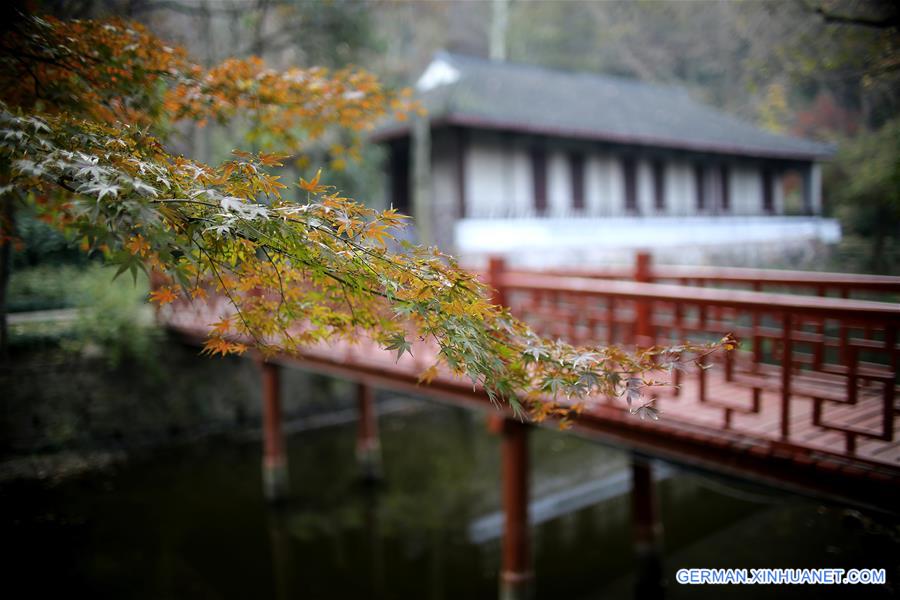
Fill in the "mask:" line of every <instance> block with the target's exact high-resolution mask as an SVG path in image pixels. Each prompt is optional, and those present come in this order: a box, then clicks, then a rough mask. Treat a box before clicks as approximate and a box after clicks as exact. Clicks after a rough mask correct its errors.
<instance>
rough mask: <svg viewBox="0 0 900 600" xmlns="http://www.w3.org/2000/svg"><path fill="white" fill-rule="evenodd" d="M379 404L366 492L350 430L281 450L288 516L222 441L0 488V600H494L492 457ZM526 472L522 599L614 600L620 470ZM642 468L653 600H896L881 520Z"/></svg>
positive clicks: (473, 425)
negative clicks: (769, 581)
mask: <svg viewBox="0 0 900 600" xmlns="http://www.w3.org/2000/svg"><path fill="white" fill-rule="evenodd" d="M381 401H382V402H381V405H382V406H383V407H389V408H391V410H390V411H387V412H386V413H385V414H383V415H382V416H381V419H380V425H381V436H382V447H383V460H384V471H385V481H384V483H383V484H382V485H380V486H377V487H367V486H364V485H362V484H360V483H359V482H358V479H357V468H356V464H355V459H354V431H355V424H354V423H352V422H344V423H340V422H338V423H337V424H333V425H331V426H327V427H321V428H315V429H307V430H304V431H299V432H297V433H294V434H293V435H291V437H290V439H289V459H290V476H291V485H292V499H291V501H290V502H288V503H287V504H285V505H284V506H282V507H280V508H277V509H274V508H270V507H269V506H267V505H266V504H265V503H264V502H263V500H262V497H261V482H260V479H261V474H260V447H259V442H258V440H249V439H246V438H245V439H240V438H239V437H236V436H219V437H213V438H207V439H204V440H202V441H199V442H192V443H187V444H182V445H179V446H177V447H174V448H169V449H167V450H162V451H160V450H157V451H153V452H152V453H147V454H146V455H145V456H143V457H142V458H138V459H134V460H131V461H129V462H127V463H124V464H122V465H120V466H118V467H116V468H114V469H111V470H106V471H103V472H99V473H94V474H91V475H87V476H83V477H80V478H78V479H77V480H69V481H66V482H63V483H59V484H56V485H52V486H47V485H39V484H35V483H29V484H25V483H17V484H7V485H5V486H4V487H3V488H2V489H0V502H2V508H3V514H4V518H3V520H2V531H0V535H2V538H3V545H4V547H5V548H6V551H7V556H6V558H5V559H4V568H3V573H4V587H5V589H6V590H7V591H8V590H18V592H17V594H16V595H13V596H6V597H20V596H19V594H24V593H26V592H27V596H28V597H34V598H43V597H55V596H60V595H66V596H72V595H75V596H77V597H89V598H123V597H128V598H185V597H190V598H241V599H243V598H276V599H281V598H435V599H438V598H446V599H456V598H492V597H496V595H497V581H496V574H497V571H498V567H499V560H500V541H499V538H498V534H499V531H498V529H497V527H496V526H495V525H496V522H497V510H498V507H499V476H500V472H499V440H498V439H497V438H496V437H495V436H493V435H491V434H490V433H488V432H487V431H486V428H485V426H484V415H483V414H479V413H473V412H470V411H465V410H462V409H458V408H453V407H447V406H442V405H439V404H434V403H430V402H427V401H424V400H421V399H407V400H404V401H397V400H396V399H393V398H392V397H388V396H385V397H382V398H381ZM531 453H532V463H533V467H532V479H533V489H532V495H533V498H534V500H535V502H536V505H535V506H536V507H538V508H539V510H538V512H539V513H540V515H539V516H540V520H541V521H542V522H540V523H538V524H536V525H535V526H534V527H533V549H534V564H535V572H536V575H537V580H536V593H537V597H538V598H631V597H633V594H634V592H633V589H634V586H635V570H634V563H635V561H634V559H633V557H634V551H633V548H632V545H631V538H630V535H631V534H630V525H629V498H628V493H627V489H620V488H621V485H620V484H621V483H622V481H624V480H623V479H622V478H623V475H624V474H625V472H626V471H625V469H626V468H627V464H628V456H627V454H625V453H623V452H621V451H618V450H615V449H610V448H607V447H604V446H601V445H598V444H596V443H592V442H589V441H586V440H582V439H579V438H576V437H575V436H573V435H570V434H567V433H563V432H558V431H550V430H539V431H537V432H536V433H535V435H533V436H532V438H531ZM658 466H659V467H660V468H659V469H657V470H658V471H659V472H660V473H661V477H662V478H661V479H660V481H659V482H658V484H657V487H658V490H659V493H660V504H661V514H662V519H663V523H664V528H665V534H664V556H663V561H664V563H663V564H664V573H665V576H666V579H667V582H668V583H667V588H666V590H665V594H666V596H667V597H668V598H682V597H683V598H694V597H698V596H700V597H704V598H722V597H725V596H724V595H723V593H724V591H723V590H725V588H716V587H705V588H698V587H689V586H679V585H678V584H676V583H675V582H674V573H675V571H676V570H677V569H678V568H683V567H747V568H756V567H844V568H854V567H856V568H859V567H873V568H886V569H887V571H888V577H889V580H890V585H891V586H894V587H883V586H877V587H876V586H857V587H855V588H853V589H848V588H837V587H832V588H824V587H823V586H806V587H800V586H787V587H780V588H775V587H766V588H753V587H751V586H747V587H744V588H740V587H729V588H727V597H729V598H730V597H738V598H757V597H760V596H765V597H778V598H819V597H835V598H838V597H854V598H888V597H892V595H893V594H894V593H896V589H897V587H896V585H897V581H898V562H900V550H898V548H900V546H898V528H897V522H896V521H895V520H893V519H891V518H887V517H884V516H878V515H873V514H866V513H861V512H857V511H854V510H850V509H847V508H844V507H838V506H829V505H825V504H822V503H819V502H816V501H814V500H810V499H806V498H801V497H797V496H792V495H788V494H785V493H781V492H777V491H774V490H770V489H765V488H760V487H755V486H751V485H749V484H745V483H741V482H736V481H731V480H725V479H721V478H716V477H713V476H710V475H708V474H700V473H695V472H689V471H683V470H679V469H677V468H667V467H666V466H665V465H658ZM596 482H600V483H603V482H606V484H603V485H594V484H595V483H596ZM607 484H608V485H607ZM573 490H574V492H573ZM763 589H764V590H765V593H764V594H763V593H761V590H763ZM850 594H852V596H848V595H850Z"/></svg>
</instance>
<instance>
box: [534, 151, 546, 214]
mask: <svg viewBox="0 0 900 600" xmlns="http://www.w3.org/2000/svg"><path fill="white" fill-rule="evenodd" d="M531 177H532V185H533V188H534V212H535V213H537V214H538V215H543V214H544V213H546V212H547V153H546V152H544V150H543V149H542V148H535V149H533V150H532V151H531Z"/></svg>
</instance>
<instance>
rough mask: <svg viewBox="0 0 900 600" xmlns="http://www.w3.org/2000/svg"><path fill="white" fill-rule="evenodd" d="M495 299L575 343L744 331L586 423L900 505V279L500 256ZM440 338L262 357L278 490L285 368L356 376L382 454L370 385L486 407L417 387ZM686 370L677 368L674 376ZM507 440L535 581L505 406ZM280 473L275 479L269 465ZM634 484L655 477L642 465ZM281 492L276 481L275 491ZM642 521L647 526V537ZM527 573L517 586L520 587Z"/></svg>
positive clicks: (645, 503)
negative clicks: (512, 260)
mask: <svg viewBox="0 0 900 600" xmlns="http://www.w3.org/2000/svg"><path fill="white" fill-rule="evenodd" d="M485 277H486V278H487V280H488V282H489V283H490V284H491V285H492V286H493V287H494V288H495V289H496V291H497V292H496V293H497V296H496V300H497V301H498V302H501V303H504V304H506V305H507V306H509V307H510V308H511V309H512V312H513V314H515V315H516V316H518V317H520V318H522V319H523V320H525V321H526V322H528V323H529V324H530V325H531V326H532V327H533V328H534V329H535V330H536V331H538V332H539V333H542V334H544V335H548V336H553V337H561V338H564V339H566V340H567V341H570V342H573V343H576V344H607V343H617V344H624V345H636V346H644V347H646V346H650V345H656V344H674V343H678V342H679V341H681V340H684V339H694V340H703V339H718V338H720V337H721V336H722V335H723V334H724V333H726V332H732V333H734V335H735V336H736V337H737V338H738V339H739V340H741V341H742V344H741V347H740V349H739V350H737V351H735V352H731V353H726V354H723V355H721V356H719V357H717V361H718V364H717V365H716V366H715V368H713V369H710V370H699V369H697V370H694V371H693V372H690V373H686V374H683V375H681V377H680V380H678V381H676V383H678V384H679V385H678V387H676V388H673V389H671V390H668V389H667V390H665V391H662V392H660V393H658V394H657V399H656V406H657V407H658V408H660V409H661V410H662V417H661V419H660V420H659V421H643V420H641V419H639V418H637V417H635V416H632V415H631V414H629V413H628V411H627V410H625V407H624V403H623V402H622V401H621V400H617V399H609V398H597V399H594V400H593V401H592V402H591V403H590V404H589V408H588V409H587V410H586V411H585V412H584V414H582V415H581V416H580V417H579V418H578V419H577V420H576V422H575V427H574V428H575V430H576V431H577V432H579V433H581V434H583V435H587V436H590V437H593V438H596V439H598V440H600V441H603V442H606V443H611V444H614V445H617V446H619V447H623V448H626V449H631V450H633V451H635V452H636V453H638V454H639V455H645V456H654V457H660V458H663V459H666V460H669V461H673V462H676V463H680V464H687V465H691V466H693V467H697V468H703V469H709V470H713V471H717V472H721V473H726V474H730V475H735V476H739V477H743V478H749V479H753V480H757V481H761V482H765V483H769V484H773V485H777V486H780V487H784V488H788V489H791V490H795V491H798V492H801V493H811V494H816V495H824V496H826V497H829V498H833V499H837V500H841V501H846V502H851V503H856V504H863V505H868V506H873V507H878V508H881V509H885V510H890V511H896V510H897V508H898V507H900V440H898V439H897V435H896V431H897V419H898V416H900V406H898V394H897V390H898V357H900V350H898V340H897V330H898V326H900V304H898V303H895V302H893V300H894V299H895V298H897V297H900V278H897V277H877V276H865V275H844V274H832V273H812V272H796V271H774V270H759V269H714V268H701V267H668V266H667V267H653V266H651V265H650V262H649V259H648V257H647V256H646V255H639V256H638V261H637V264H636V268H634V269H605V270H596V271H556V272H529V271H516V270H508V269H505V268H504V265H503V263H502V261H499V260H493V261H491V264H490V268H489V269H488V271H487V272H486V273H485ZM223 311H226V307H225V306H224V305H216V304H215V303H213V304H210V305H199V304H198V305H187V304H185V305H180V306H174V307H170V308H169V309H167V310H166V311H164V312H163V313H162V317H163V319H164V320H165V322H166V324H167V325H168V326H169V327H170V328H171V329H173V330H174V331H176V332H179V333H180V334H182V335H184V336H186V338H187V339H190V340H200V339H202V338H204V337H205V335H206V332H207V326H208V324H209V323H212V322H215V321H217V320H218V317H219V316H220V314H221V313H222V312H223ZM434 354H435V348H433V347H431V346H429V345H427V344H424V343H422V344H419V345H418V346H416V347H414V348H413V356H412V357H408V356H406V357H404V358H403V359H401V360H400V361H399V362H395V360H394V355H393V354H392V353H388V352H385V351H382V350H381V349H380V348H378V347H377V346H376V345H375V344H372V343H368V342H360V343H356V344H353V345H351V344H349V343H347V342H339V343H333V344H328V345H320V346H315V347H310V348H308V349H306V350H305V351H304V352H303V354H302V356H301V357H300V358H288V357H284V358H281V359H277V360H275V361H272V362H270V363H267V364H266V365H264V366H263V372H264V382H265V384H266V389H267V390H268V392H269V393H267V394H265V395H264V401H265V402H266V405H267V411H266V413H265V414H266V417H267V419H268V422H269V425H270V427H269V429H270V430H271V431H274V432H276V433H271V435H270V436H269V437H268V439H267V447H266V459H265V460H266V464H268V465H269V472H270V477H271V478H273V480H272V482H270V486H274V487H275V488H277V486H278V483H277V479H278V477H279V476H278V475H277V473H279V472H283V471H284V466H283V460H284V459H283V448H282V446H281V444H282V442H281V441H280V438H279V436H278V435H277V429H278V419H279V418H280V417H279V408H278V398H277V395H278V394H277V390H278V387H277V381H278V375H277V373H278V365H286V364H290V363H296V364H298V365H299V366H301V367H303V368H307V369H313V370H316V371H320V372H324V373H330V374H334V375H337V376H340V377H344V378H348V379H351V380H354V381H357V382H359V383H360V386H359V389H360V409H361V415H362V417H363V418H362V419H361V425H360V435H359V451H360V455H361V456H362V457H364V458H365V457H370V458H371V455H372V453H373V452H376V451H377V428H376V421H375V416H374V413H373V412H372V409H371V391H370V390H371V388H372V387H373V386H374V387H381V388H393V389H403V390H408V391H413V392H414V393H416V394H423V395H429V396H434V397H440V398H445V399H448V400H450V401H452V402H456V403H461V404H464V405H475V406H488V405H489V401H488V399H487V397H486V395H485V394H484V393H483V392H482V391H481V390H478V389H473V388H472V385H471V383H470V382H469V381H468V380H462V379H460V378H457V377H454V376H452V375H451V374H449V373H442V374H440V375H439V376H438V377H436V378H435V379H434V381H433V382H432V383H431V384H430V385H428V386H419V385H418V384H417V380H418V376H419V374H420V373H421V372H422V371H423V370H424V369H425V368H426V367H427V366H428V365H430V364H431V362H432V361H431V359H432V358H433V357H434ZM678 375H679V374H678V373H677V372H676V377H677V376H678ZM497 415H498V416H497V418H495V419H494V428H495V430H496V431H497V432H498V433H502V435H503V436H504V445H503V448H504V460H503V469H504V499H505V500H504V503H505V510H506V534H505V537H504V573H503V581H504V582H505V585H508V586H511V588H515V587H516V586H517V585H519V583H520V580H521V581H527V579H528V574H529V567H528V565H529V564H530V563H529V562H528V559H527V555H528V552H527V497H528V496H527V494H528V488H527V446H526V443H527V441H526V440H527V430H528V426H527V425H524V424H521V423H519V422H517V421H515V420H513V419H511V418H510V417H511V416H510V415H509V414H506V415H502V416H501V415H500V414H499V413H497ZM272 473H274V475H271V474H272ZM634 477H635V478H634V489H635V490H641V489H645V490H646V489H648V488H649V487H650V486H651V479H650V473H649V470H648V468H647V467H646V464H645V463H642V462H640V461H638V462H635V466H634ZM273 493H275V492H273ZM634 501H635V503H636V504H635V507H634V508H635V510H634V513H635V518H636V519H637V522H636V535H637V537H638V539H639V540H640V539H641V538H647V540H645V541H651V542H652V537H653V530H654V527H653V526H652V525H653V523H654V519H655V516H654V510H653V502H652V495H648V494H638V495H637V496H635V500H634ZM642 532H643V533H642ZM517 582H519V583H517Z"/></svg>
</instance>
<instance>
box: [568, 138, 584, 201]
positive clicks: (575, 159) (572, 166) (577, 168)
mask: <svg viewBox="0 0 900 600" xmlns="http://www.w3.org/2000/svg"><path fill="white" fill-rule="evenodd" d="M569 176H570V179H571V181H572V208H573V209H574V210H584V154H579V153H577V152H573V153H572V154H570V155H569Z"/></svg>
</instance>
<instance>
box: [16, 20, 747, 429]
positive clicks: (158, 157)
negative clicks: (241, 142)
mask: <svg viewBox="0 0 900 600" xmlns="http://www.w3.org/2000/svg"><path fill="white" fill-rule="evenodd" d="M15 32H16V33H15V34H14V35H13V36H12V41H10V40H6V41H5V42H4V43H5V44H7V46H6V47H5V48H4V50H6V51H5V52H2V53H0V63H3V64H4V65H6V66H8V67H9V69H10V70H8V71H6V72H5V73H4V74H3V75H0V77H6V78H7V81H6V82H5V83H6V84H7V85H6V86H5V87H4V91H3V92H2V93H0V159H2V172H0V178H2V181H0V185H2V191H3V193H6V194H17V195H18V197H20V198H22V199H25V200H26V201H28V202H30V203H32V205H33V209H34V210H35V211H36V212H37V213H38V214H39V215H40V216H41V217H42V218H43V219H45V220H46V221H48V222H51V223H54V224H55V225H56V226H58V227H59V228H60V229H62V230H64V231H66V232H67V233H68V234H69V235H71V236H73V237H75V238H76V239H80V240H81V241H82V244H83V247H84V248H85V249H87V250H88V251H90V252H99V253H102V254H103V255H104V256H105V257H106V259H107V260H108V261H110V262H111V263H114V264H117V265H119V272H120V273H123V272H126V271H130V272H131V273H136V272H137V271H138V270H144V271H147V272H148V273H152V275H153V279H154V281H155V282H156V287H155V289H154V291H153V292H152V294H151V298H150V300H151V301H152V302H154V303H155V304H157V305H158V306H161V307H166V309H167V310H169V309H171V308H172V307H177V306H179V305H181V304H183V303H190V302H212V301H213V300H214V299H215V298H226V299H227V301H228V302H227V305H228V309H227V310H225V311H223V314H221V315H220V317H219V321H218V322H216V323H215V324H213V325H212V329H211V331H210V337H209V340H208V341H207V343H206V345H205V347H204V350H203V351H204V353H206V354H210V355H226V354H232V353H238V354H239V353H243V352H244V351H246V350H247V349H248V348H249V347H251V346H252V347H253V348H255V349H256V350H258V351H259V352H261V353H263V354H264V355H271V354H276V353H294V352H299V350H300V349H301V348H303V347H305V346H306V345H308V344H313V343H317V342H321V341H327V340H333V339H335V338H337V337H344V338H347V339H351V340H353V339H357V338H358V337H359V335H360V333H361V332H366V333H367V334H368V335H369V336H371V337H372V338H373V339H375V340H377V341H378V342H379V343H380V344H381V346H382V347H383V348H385V349H386V350H388V351H391V352H395V353H396V355H397V358H398V359H399V358H400V357H402V356H403V355H404V354H405V353H409V352H411V351H412V350H413V346H414V341H416V340H418V341H422V340H425V341H428V342H429V343H431V344H433V345H434V347H435V348H436V349H437V351H436V357H435V362H434V364H432V365H431V366H430V367H428V368H427V369H426V370H425V371H424V372H423V374H422V381H423V382H428V381H430V380H431V379H433V378H434V377H435V376H436V375H437V374H438V373H439V372H440V371H442V370H443V371H446V372H450V373H454V374H458V375H465V376H468V377H469V378H471V380H472V383H473V385H476V386H481V387H482V388H483V389H484V390H485V392H486V393H487V395H488V396H489V397H490V398H491V399H492V400H494V401H495V402H497V403H498V404H499V403H507V404H509V405H510V406H511V407H512V408H513V410H515V411H516V412H519V413H522V414H524V413H529V414H530V415H531V416H532V417H534V418H535V419H538V420H542V419H546V418H562V419H564V420H565V419H567V418H569V417H570V416H571V415H573V414H577V413H578V412H579V411H580V410H581V409H582V406H583V401H584V399H586V398H589V397H591V396H597V395H605V396H622V397H624V398H625V400H626V401H627V403H628V405H629V407H630V408H631V409H632V411H633V412H634V413H635V414H638V415H640V416H642V417H649V418H656V416H657V415H656V412H655V409H654V408H653V407H652V405H651V404H650V403H643V404H641V398H642V393H643V390H644V389H645V388H646V387H648V386H653V385H657V384H658V383H657V382H655V381H652V380H651V379H650V378H649V377H648V376H645V374H647V373H651V372H658V371H659V370H660V368H661V363H663V362H664V363H665V364H666V365H670V366H671V365H680V364H682V363H686V362H691V361H694V362H699V361H700V359H702V357H703V356H705V355H707V354H709V353H710V352H714V351H716V350H718V349H721V348H723V347H728V346H731V345H732V344H733V340H731V338H725V339H723V340H720V341H718V342H714V343H711V344H703V345H694V344H684V345H681V346H678V347H672V348H663V349H657V348H654V349H645V350H642V351H638V352H626V351H625V350H623V349H621V348H616V347H596V348H576V347H573V346H571V345H569V344H566V343H564V342H561V341H550V340H546V339H544V338H541V337H540V336H538V335H536V334H535V333H534V332H533V331H532V330H531V329H530V328H529V327H528V326H527V325H526V324H524V323H522V322H521V321H518V320H516V319H515V318H513V317H512V316H511V315H510V314H509V312H508V311H507V310H506V309H505V308H503V307H501V306H497V305H495V304H493V303H492V302H491V300H490V298H491V290H489V289H488V288H487V287H486V286H485V285H484V284H483V283H482V282H480V281H479V280H478V279H477V278H476V277H475V276H474V275H472V274H471V273H468V272H466V271H465V270H462V269H460V268H459V267H458V266H457V264H456V262H455V261H454V259H453V258H452V257H450V256H447V255H445V254H442V253H441V252H440V251H438V250H437V249H436V248H423V247H418V246H413V245H411V244H408V243H406V242H403V241H400V240H398V239H397V236H396V232H397V230H398V229H399V228H401V227H403V225H404V223H405V221H406V217H405V216H403V215H401V214H399V213H397V212H396V211H395V210H387V211H378V210H375V209H372V208H369V207H367V206H364V205H362V204H359V203H357V202H354V201H353V200H351V199H349V198H346V197H343V196H342V195H341V194H340V192H339V191H338V190H336V189H335V188H333V187H331V186H329V185H326V184H325V183H323V181H322V173H321V171H318V172H317V173H316V174H315V176H313V177H311V178H310V179H308V180H307V179H301V180H300V181H299V182H296V184H294V185H295V187H296V188H297V189H298V190H299V192H300V193H301V194H305V195H306V198H305V199H304V200H303V201H300V202H297V201H294V200H291V199H288V198H285V197H284V196H283V195H282V191H283V190H284V189H286V187H287V185H286V184H285V183H282V182H281V181H280V177H279V176H278V175H277V174H276V173H275V170H276V169H277V168H278V167H279V166H280V164H281V162H282V161H283V160H284V157H283V156H280V155H278V154H275V153H257V154H250V153H244V152H235V154H234V157H233V158H232V159H231V160H228V161H225V162H224V163H222V164H220V165H215V166H214V165H206V164H203V163H200V162H197V161H193V160H190V159H188V158H184V157H180V156H175V155H173V154H171V153H170V152H168V151H167V149H166V144H165V134H166V132H167V131H169V130H170V128H171V124H172V123H174V122H177V121H179V120H184V119H191V120H204V119H216V120H220V121H227V120H228V119H231V118H234V117H235V116H237V115H242V114H244V113H246V112H248V111H249V112H253V113H255V116H256V119H255V120H256V122H257V123H258V127H259V128H261V129H263V130H265V131H267V132H269V133H270V134H271V136H270V137H269V138H268V139H270V140H275V142H277V143H279V144H281V145H284V146H287V147H289V148H292V149H293V148H295V147H296V145H297V144H298V143H300V141H301V140H309V139H315V138H317V137H320V136H322V135H324V134H325V132H326V131H328V130H330V129H332V128H335V127H337V128H340V129H342V130H350V131H353V132H359V131H362V130H364V129H365V128H367V127H369V126H371V124H372V122H373V121H374V120H375V119H377V118H379V117H380V116H383V115H386V114H389V113H390V112H391V111H393V110H396V109H398V108H399V109H415V106H414V105H412V104H410V103H408V102H407V101H406V100H404V98H405V96H403V94H402V93H401V94H396V93H393V92H389V91H387V90H385V89H383V88H382V86H381V85H380V84H379V83H378V81H377V79H376V78H374V77H373V76H372V75H370V74H367V73H364V72H362V71H359V70H345V71H338V72H335V73H328V72H326V71H324V70H322V69H305V70H300V69H292V70H288V71H282V72H276V71H273V70H271V69H268V68H267V67H266V66H265V64H264V63H263V62H262V61H261V60H259V59H256V58H251V59H247V60H242V61H240V60H231V61H228V62H226V63H225V64H223V65H221V66H219V67H214V68H212V69H209V70H204V69H201V68H200V67H199V66H197V65H194V64H192V63H190V61H189V60H188V58H187V56H186V55H185V53H184V52H183V51H182V50H180V49H177V48H169V47H167V46H166V45H165V44H164V43H162V42H161V41H160V40H157V39H155V38H154V37H153V36H152V35H151V34H149V33H148V32H146V31H145V30H144V29H143V28H142V27H140V26H139V25H136V24H132V23H123V22H119V21H106V22H102V21H101V22H94V21H74V22H62V21H54V20H49V19H37V18H29V19H26V20H25V21H23V22H22V23H19V24H17V25H16V27H15ZM16 36H18V37H16ZM21 48H27V49H28V54H27V56H26V55H25V54H24V53H22V52H19V50H20V49H21ZM0 71H3V70H2V69H0ZM135 73H141V74H142V75H141V77H138V76H136V75H134V74H135ZM14 77H18V78H19V79H17V80H15V81H13V78H14ZM273 143H274V142H273Z"/></svg>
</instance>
